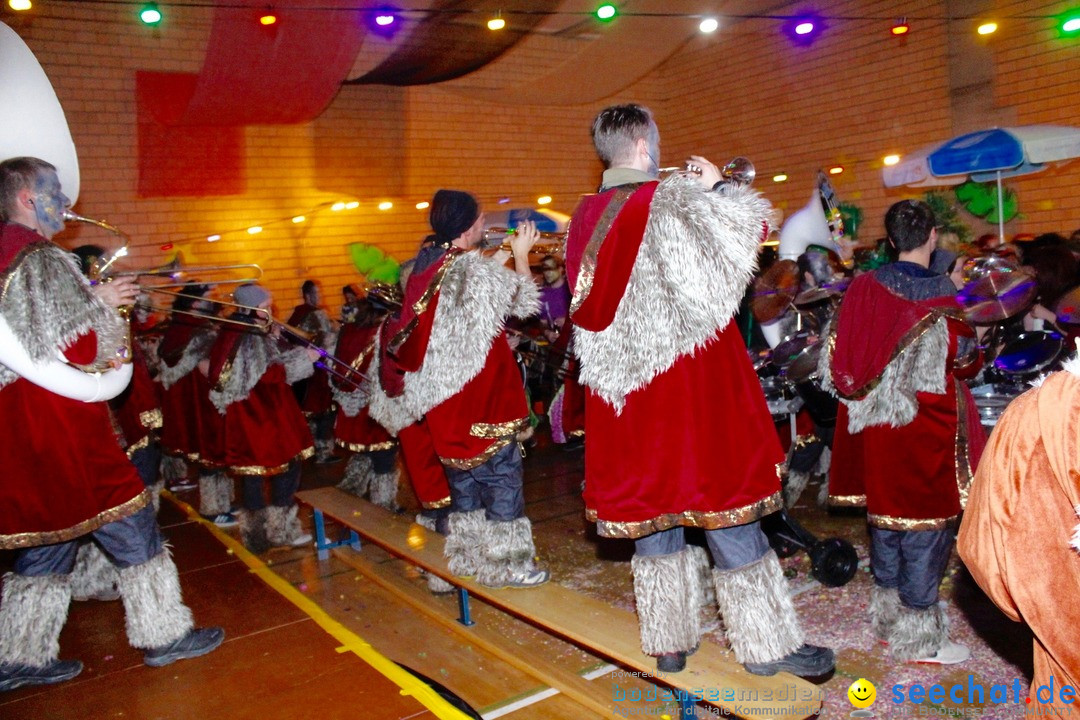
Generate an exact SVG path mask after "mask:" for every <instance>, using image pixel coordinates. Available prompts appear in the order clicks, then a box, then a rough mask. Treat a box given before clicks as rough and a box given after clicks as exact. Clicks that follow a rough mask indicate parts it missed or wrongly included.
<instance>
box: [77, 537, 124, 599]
mask: <svg viewBox="0 0 1080 720" xmlns="http://www.w3.org/2000/svg"><path fill="white" fill-rule="evenodd" d="M119 577H120V571H119V569H117V567H116V566H115V565H113V564H112V561H111V560H109V558H108V556H107V555H105V553H104V552H102V550H101V548H100V547H98V545H97V543H95V542H87V543H83V544H82V546H80V547H79V554H78V555H76V556H75V568H74V569H73V570H72V571H71V575H70V580H69V582H70V584H71V599H72V600H79V601H83V600H116V599H118V598H119V597H120V592H119V591H118V590H117V589H116V581H117V580H118V579H119Z"/></svg>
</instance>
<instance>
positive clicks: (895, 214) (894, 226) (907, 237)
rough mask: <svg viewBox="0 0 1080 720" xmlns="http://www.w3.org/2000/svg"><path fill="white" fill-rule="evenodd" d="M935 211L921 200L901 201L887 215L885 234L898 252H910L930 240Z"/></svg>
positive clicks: (934, 221)
mask: <svg viewBox="0 0 1080 720" xmlns="http://www.w3.org/2000/svg"><path fill="white" fill-rule="evenodd" d="M935 225H936V220H935V219H934V211H933V210H931V209H930V206H929V205H927V204H926V203H924V202H923V201H921V200H901V201H900V202H898V203H894V204H893V206H892V207H891V208H889V210H888V212H886V213H885V233H886V234H887V235H888V236H889V240H890V241H891V242H892V244H893V247H895V248H896V249H897V251H898V252H909V251H911V250H914V249H916V248H918V247H921V246H922V245H924V244H925V243H926V241H927V240H928V239H930V232H931V231H932V230H933V229H934V226H935Z"/></svg>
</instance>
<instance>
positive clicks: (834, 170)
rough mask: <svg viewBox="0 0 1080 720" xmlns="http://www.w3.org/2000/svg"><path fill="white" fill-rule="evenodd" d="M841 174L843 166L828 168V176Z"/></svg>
mask: <svg viewBox="0 0 1080 720" xmlns="http://www.w3.org/2000/svg"><path fill="white" fill-rule="evenodd" d="M842 172H844V166H843V165H833V166H832V167H831V168H829V174H830V175H839V174H840V173H842Z"/></svg>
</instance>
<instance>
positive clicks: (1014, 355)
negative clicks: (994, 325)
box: [994, 330, 1065, 375]
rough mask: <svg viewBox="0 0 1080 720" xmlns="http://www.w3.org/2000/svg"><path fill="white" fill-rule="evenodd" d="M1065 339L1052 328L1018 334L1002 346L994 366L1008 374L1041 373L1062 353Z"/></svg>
mask: <svg viewBox="0 0 1080 720" xmlns="http://www.w3.org/2000/svg"><path fill="white" fill-rule="evenodd" d="M1064 345H1065V339H1064V338H1063V337H1062V336H1061V333H1057V332H1054V331H1052V330H1031V331H1029V332H1023V333H1020V334H1019V335H1017V336H1016V337H1015V338H1014V339H1012V340H1010V341H1009V342H1008V343H1006V344H1005V345H1004V347H1002V348H1001V352H999V353H998V355H997V357H996V358H994V367H995V368H997V369H998V370H1000V371H1001V372H1002V373H1004V374H1006V375H1028V374H1035V373H1040V372H1042V371H1043V370H1045V369H1047V368H1048V367H1050V366H1051V365H1052V364H1053V363H1054V361H1055V360H1057V359H1058V357H1059V356H1060V355H1061V349H1062V348H1063V347H1064Z"/></svg>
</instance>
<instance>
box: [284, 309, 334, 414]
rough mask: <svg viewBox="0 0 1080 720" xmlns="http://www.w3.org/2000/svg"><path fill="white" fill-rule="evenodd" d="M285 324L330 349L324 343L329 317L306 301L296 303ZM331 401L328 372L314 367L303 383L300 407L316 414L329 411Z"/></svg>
mask: <svg viewBox="0 0 1080 720" xmlns="http://www.w3.org/2000/svg"><path fill="white" fill-rule="evenodd" d="M287 324H289V325H292V326H293V327H295V328H299V329H300V330H303V331H304V332H307V333H310V334H311V341H312V342H314V343H315V344H316V345H318V346H319V347H321V348H323V349H324V350H330V349H331V348H329V347H327V345H326V340H327V337H326V335H327V334H328V332H329V327H330V319H329V318H328V317H326V312H325V311H323V310H320V309H319V308H318V307H316V306H314V305H308V304H307V303H303V304H301V305H297V306H296V307H295V308H294V309H293V312H292V315H290V316H289V320H288V323H287ZM333 402H334V398H333V396H332V395H331V392H330V375H329V373H327V372H326V371H325V370H323V369H322V368H315V372H314V373H312V375H311V377H310V378H308V380H307V382H306V383H305V384H304V397H303V398H301V400H300V409H301V410H303V411H304V414H305V415H318V414H320V413H325V412H330V410H331V409H333Z"/></svg>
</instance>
